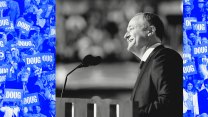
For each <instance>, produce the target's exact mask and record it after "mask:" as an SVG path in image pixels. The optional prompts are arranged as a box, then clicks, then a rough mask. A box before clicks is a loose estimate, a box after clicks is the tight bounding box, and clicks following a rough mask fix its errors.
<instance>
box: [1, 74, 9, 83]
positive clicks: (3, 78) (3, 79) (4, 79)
mask: <svg viewBox="0 0 208 117" xmlns="http://www.w3.org/2000/svg"><path fill="white" fill-rule="evenodd" d="M6 76H7V75H0V83H2V82H5V81H6Z"/></svg>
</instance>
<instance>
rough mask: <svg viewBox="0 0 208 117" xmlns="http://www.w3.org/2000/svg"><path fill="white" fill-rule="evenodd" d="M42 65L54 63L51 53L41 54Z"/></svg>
mask: <svg viewBox="0 0 208 117" xmlns="http://www.w3.org/2000/svg"><path fill="white" fill-rule="evenodd" d="M41 55H42V56H41V60H42V63H54V54H53V53H41Z"/></svg>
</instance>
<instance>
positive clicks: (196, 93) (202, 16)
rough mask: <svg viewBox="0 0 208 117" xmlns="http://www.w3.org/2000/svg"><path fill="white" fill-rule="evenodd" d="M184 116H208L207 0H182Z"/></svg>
mask: <svg viewBox="0 0 208 117" xmlns="http://www.w3.org/2000/svg"><path fill="white" fill-rule="evenodd" d="M183 9H184V11H183V13H184V14H183V15H184V24H183V63H184V67H183V72H184V75H183V81H184V86H183V87H184V88H183V116H184V117H197V116H198V117H207V116H208V51H207V50H208V48H207V47H208V40H207V38H208V34H207V28H208V22H207V21H208V1H207V0H184V1H183Z"/></svg>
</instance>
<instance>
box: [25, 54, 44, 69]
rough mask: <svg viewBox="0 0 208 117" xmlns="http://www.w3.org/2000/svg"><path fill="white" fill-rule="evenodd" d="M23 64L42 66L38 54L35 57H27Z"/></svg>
mask: <svg viewBox="0 0 208 117" xmlns="http://www.w3.org/2000/svg"><path fill="white" fill-rule="evenodd" d="M25 64H26V65H28V66H30V65H41V64H42V59H41V55H40V54H36V55H29V56H26V57H25Z"/></svg>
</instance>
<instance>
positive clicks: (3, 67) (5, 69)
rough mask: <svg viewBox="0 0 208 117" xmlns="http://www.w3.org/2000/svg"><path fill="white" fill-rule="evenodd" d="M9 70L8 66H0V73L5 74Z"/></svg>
mask: <svg viewBox="0 0 208 117" xmlns="http://www.w3.org/2000/svg"><path fill="white" fill-rule="evenodd" d="M8 72H9V66H0V75H5V74H7V73H8Z"/></svg>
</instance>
